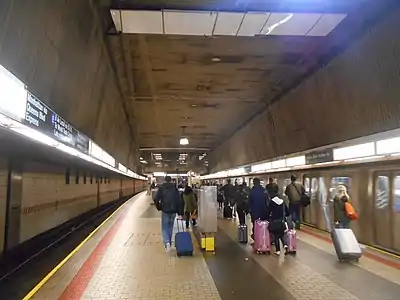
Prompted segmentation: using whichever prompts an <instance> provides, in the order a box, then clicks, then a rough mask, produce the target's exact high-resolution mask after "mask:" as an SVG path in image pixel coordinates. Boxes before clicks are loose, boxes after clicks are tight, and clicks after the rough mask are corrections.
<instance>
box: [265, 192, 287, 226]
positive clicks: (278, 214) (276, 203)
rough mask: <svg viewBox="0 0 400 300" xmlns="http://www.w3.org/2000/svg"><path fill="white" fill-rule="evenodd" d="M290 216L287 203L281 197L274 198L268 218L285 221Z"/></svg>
mask: <svg viewBox="0 0 400 300" xmlns="http://www.w3.org/2000/svg"><path fill="white" fill-rule="evenodd" d="M289 215H290V212H289V209H288V207H287V205H286V203H285V202H284V201H283V200H282V199H281V198H279V197H274V198H272V199H271V201H270V202H269V206H268V216H269V219H270V220H271V221H272V220H283V219H284V217H288V216H289Z"/></svg>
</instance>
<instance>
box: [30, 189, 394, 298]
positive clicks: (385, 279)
mask: <svg viewBox="0 0 400 300" xmlns="http://www.w3.org/2000/svg"><path fill="white" fill-rule="evenodd" d="M236 226H237V225H236V223H235V221H233V220H223V219H220V220H219V232H218V234H217V236H216V245H217V250H216V254H215V255H214V254H212V253H204V254H203V253H202V252H201V251H200V250H199V249H198V247H197V243H196V241H194V244H195V255H194V257H187V258H186V257H185V258H177V257H176V255H175V251H172V252H171V253H169V254H167V253H165V251H164V248H163V245H162V243H161V234H160V216H159V213H158V212H157V211H156V209H155V208H154V206H153V205H151V198H150V197H149V196H147V195H145V193H142V194H139V195H138V196H135V197H134V198H132V199H131V200H130V201H128V202H127V203H126V204H125V205H124V206H123V207H122V208H121V209H120V210H119V211H118V212H116V213H115V214H114V215H113V216H112V217H111V218H110V220H109V221H108V222H106V223H105V224H104V225H103V226H101V227H100V228H99V230H98V231H97V232H96V233H94V234H93V236H92V237H91V238H90V239H88V240H87V241H86V242H84V243H83V244H82V245H81V246H80V247H79V249H77V251H75V252H74V253H73V255H70V258H69V259H68V260H65V261H64V262H65V263H64V264H63V265H60V267H59V268H56V269H55V270H54V271H53V273H52V274H50V275H51V276H50V275H49V276H48V277H47V278H45V279H44V280H43V281H42V282H41V283H39V285H38V286H37V288H36V289H35V290H34V291H33V292H32V293H31V294H30V295H28V296H27V297H25V299H26V300H27V299H49V300H50V299H52V300H53V299H62V300H64V299H96V300H103V299H104V300H111V299H182V300H183V299H188V300H190V299H199V300H201V299H207V300H209V299H223V300H230V299H245V298H250V299H271V300H278V299H279V300H286V299H287V300H289V299H293V300H294V299H298V300H300V299H307V300H308V299H324V300H329V299H331V300H341V299H361V300H364V299H365V300H372V299H377V300H378V299H379V300H391V299H393V300H394V299H399V295H400V259H398V258H395V257H389V256H386V255H384V254H382V253H374V251H370V250H366V255H364V256H363V258H362V259H361V260H360V263H359V264H352V263H339V262H338V261H337V259H336V256H335V254H334V252H333V247H332V245H331V243H330V242H329V239H328V238H327V236H326V234H324V233H320V232H318V231H315V230H312V229H310V228H304V229H302V230H301V231H299V232H298V236H299V241H298V253H297V256H296V257H292V256H284V255H283V254H282V255H281V256H280V257H277V256H274V255H271V256H268V255H256V254H253V252H252V250H251V247H250V246H249V245H243V246H242V245H239V244H238V243H237V242H236V235H237V227H236ZM34 292H35V293H34Z"/></svg>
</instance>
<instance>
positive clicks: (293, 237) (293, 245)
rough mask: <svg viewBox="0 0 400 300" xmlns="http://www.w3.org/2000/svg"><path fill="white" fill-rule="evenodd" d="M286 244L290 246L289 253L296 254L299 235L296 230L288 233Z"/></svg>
mask: <svg viewBox="0 0 400 300" xmlns="http://www.w3.org/2000/svg"><path fill="white" fill-rule="evenodd" d="M286 243H287V246H288V252H289V253H291V254H296V251H297V233H296V230H294V229H290V230H288V231H287V232H286Z"/></svg>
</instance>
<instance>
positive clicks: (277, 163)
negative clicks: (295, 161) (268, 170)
mask: <svg viewBox="0 0 400 300" xmlns="http://www.w3.org/2000/svg"><path fill="white" fill-rule="evenodd" d="M284 167H286V161H285V160H284V159H280V160H275V161H273V162H272V169H278V168H284Z"/></svg>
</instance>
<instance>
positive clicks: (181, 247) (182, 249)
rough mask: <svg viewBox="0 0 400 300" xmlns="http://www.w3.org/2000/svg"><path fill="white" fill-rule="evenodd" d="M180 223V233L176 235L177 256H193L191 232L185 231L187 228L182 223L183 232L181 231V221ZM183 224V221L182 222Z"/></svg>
mask: <svg viewBox="0 0 400 300" xmlns="http://www.w3.org/2000/svg"><path fill="white" fill-rule="evenodd" d="M177 222H178V232H177V233H176V234H175V248H176V255H177V256H178V257H180V256H193V242H192V237H191V235H190V233H189V232H186V231H184V230H185V227H184V226H183V223H182V230H183V231H180V230H179V227H180V226H179V220H178V221H177ZM181 222H183V221H181Z"/></svg>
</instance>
